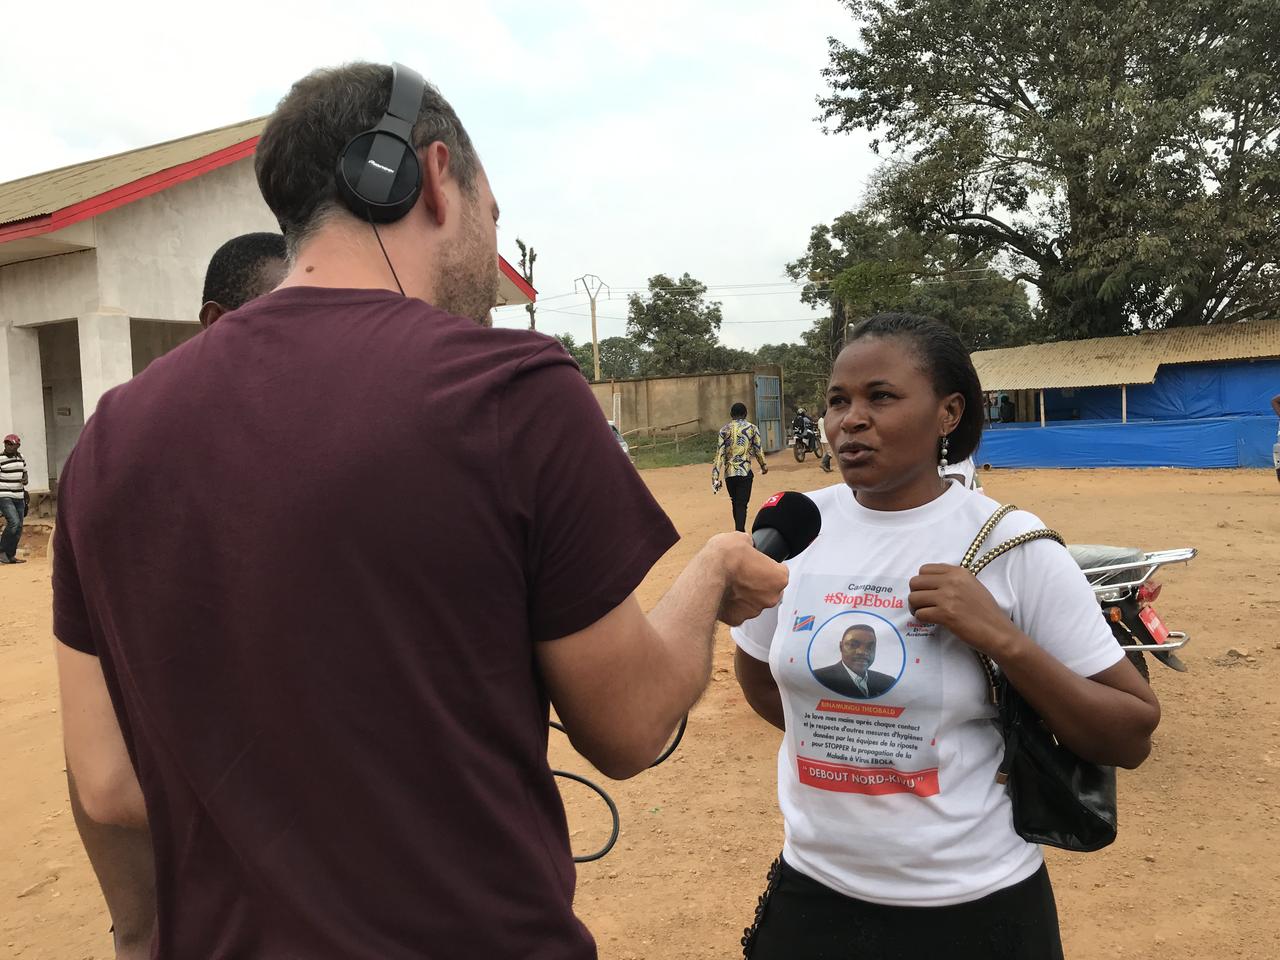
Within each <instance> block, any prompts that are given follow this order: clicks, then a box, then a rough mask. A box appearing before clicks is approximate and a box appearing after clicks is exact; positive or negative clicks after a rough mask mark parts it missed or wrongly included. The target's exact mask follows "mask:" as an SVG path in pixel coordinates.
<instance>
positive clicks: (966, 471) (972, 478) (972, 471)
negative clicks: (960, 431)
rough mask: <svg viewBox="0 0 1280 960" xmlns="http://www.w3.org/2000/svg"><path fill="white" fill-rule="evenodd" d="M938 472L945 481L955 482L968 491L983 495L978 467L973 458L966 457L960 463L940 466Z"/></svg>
mask: <svg viewBox="0 0 1280 960" xmlns="http://www.w3.org/2000/svg"><path fill="white" fill-rule="evenodd" d="M938 472H939V473H941V474H942V477H943V479H944V480H954V481H955V482H956V483H958V484H960V486H962V487H964V488H965V489H966V490H974V491H976V492H978V493H982V486H981V484H979V483H978V465H977V464H976V463H974V461H973V457H972V456H968V457H965V458H964V459H963V460H961V461H960V462H959V463H948V464H945V465H943V464H939V466H938Z"/></svg>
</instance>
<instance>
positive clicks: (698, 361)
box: [627, 273, 724, 377]
mask: <svg viewBox="0 0 1280 960" xmlns="http://www.w3.org/2000/svg"><path fill="white" fill-rule="evenodd" d="M706 295H707V288H706V285H705V284H702V283H699V282H698V281H697V280H695V279H694V278H693V277H691V276H689V274H687V273H686V274H684V275H682V276H681V277H680V278H679V279H678V280H673V279H671V277H668V276H667V275H666V274H661V273H660V274H656V275H655V276H652V277H650V278H649V291H648V293H647V294H646V295H641V294H638V293H633V294H632V295H631V296H630V297H628V298H627V299H628V303H627V335H628V336H629V337H630V338H631V339H632V340H633V341H635V342H636V343H637V344H639V345H640V346H642V347H643V348H644V349H645V350H646V351H647V359H646V360H645V375H646V376H656V377H660V376H664V375H666V374H672V373H703V372H705V371H707V370H714V369H717V361H722V360H723V359H724V357H723V355H722V354H721V353H720V352H719V350H722V349H723V348H721V347H720V338H719V336H718V334H719V330H720V319H721V318H720V304H719V303H717V302H715V301H711V302H708V301H707V298H706Z"/></svg>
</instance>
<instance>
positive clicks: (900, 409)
mask: <svg viewBox="0 0 1280 960" xmlns="http://www.w3.org/2000/svg"><path fill="white" fill-rule="evenodd" d="M963 411H964V398H963V397H962V396H961V395H960V394H958V393H955V394H951V395H950V396H947V397H939V396H937V394H936V393H934V389H933V383H932V382H931V381H930V379H929V376H928V374H926V373H925V371H924V369H923V365H922V363H921V361H920V358H919V356H918V354H917V352H916V349H915V344H914V343H912V341H911V340H910V339H908V338H905V337H867V338H865V339H862V340H855V341H854V342H853V343H851V344H850V345H849V346H847V347H845V349H844V351H843V352H842V353H841V354H840V356H839V357H838V358H837V359H836V363H835V366H834V368H833V369H832V371H831V385H830V386H829V387H828V388H827V416H826V421H825V422H826V428H827V439H828V440H829V441H830V442H831V445H832V446H833V447H834V448H835V451H836V454H837V457H838V460H839V463H840V473H841V475H842V476H843V477H844V481H845V483H847V484H848V485H849V486H850V487H852V488H853V489H854V490H855V491H857V492H858V494H859V496H858V499H859V501H860V502H863V503H865V504H866V505H868V506H873V507H875V508H877V509H908V508H909V507H912V506H918V505H920V504H923V503H927V502H928V501H929V500H931V499H933V498H934V497H936V496H937V495H938V493H939V491H940V489H941V482H940V481H939V479H938V441H939V439H940V438H941V437H942V436H943V435H944V434H950V433H951V431H952V430H954V429H955V428H956V425H957V424H958V423H959V422H960V415H961V413H962V412H963ZM864 494H868V495H870V500H872V501H878V502H868V499H869V498H868V497H867V496H864ZM917 501H918V502H917Z"/></svg>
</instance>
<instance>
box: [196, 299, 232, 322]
mask: <svg viewBox="0 0 1280 960" xmlns="http://www.w3.org/2000/svg"><path fill="white" fill-rule="evenodd" d="M226 312H227V309H226V307H224V306H223V305H222V304H220V303H218V301H216V300H207V301H205V305H204V306H203V307H201V308H200V326H202V327H204V328H205V329H208V328H209V327H211V326H213V323H214V321H215V320H217V319H218V318H219V317H220V316H222V315H223V314H224V313H226Z"/></svg>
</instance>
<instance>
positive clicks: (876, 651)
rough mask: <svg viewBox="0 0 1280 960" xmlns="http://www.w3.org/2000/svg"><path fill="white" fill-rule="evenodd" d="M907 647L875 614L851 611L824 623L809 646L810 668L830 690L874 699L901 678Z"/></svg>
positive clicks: (888, 689)
mask: <svg viewBox="0 0 1280 960" xmlns="http://www.w3.org/2000/svg"><path fill="white" fill-rule="evenodd" d="M905 660H906V646H905V644H904V643H903V641H902V637H901V636H900V635H899V634H898V631H897V628H896V627H894V625H893V624H892V623H891V622H890V621H889V620H887V619H885V618H884V617H881V616H879V615H877V614H874V613H863V612H860V611H856V610H851V611H849V612H847V613H839V614H836V615H835V616H834V617H832V618H830V619H829V620H828V621H827V622H826V623H824V624H823V625H822V626H821V628H819V630H818V631H817V633H816V634H815V635H814V637H813V640H812V642H811V643H810V645H809V669H810V671H811V672H812V673H813V678H814V679H815V680H817V681H818V682H819V683H820V684H822V685H823V686H824V687H826V688H827V689H828V690H831V691H833V692H834V693H838V694H840V695H841V696H843V697H849V698H851V699H854V700H874V699H875V698H876V697H879V696H883V695H884V694H886V693H888V692H889V691H890V690H891V689H893V687H894V685H895V684H897V682H898V680H899V679H901V677H902V669H903V664H904V662H905Z"/></svg>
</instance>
